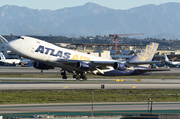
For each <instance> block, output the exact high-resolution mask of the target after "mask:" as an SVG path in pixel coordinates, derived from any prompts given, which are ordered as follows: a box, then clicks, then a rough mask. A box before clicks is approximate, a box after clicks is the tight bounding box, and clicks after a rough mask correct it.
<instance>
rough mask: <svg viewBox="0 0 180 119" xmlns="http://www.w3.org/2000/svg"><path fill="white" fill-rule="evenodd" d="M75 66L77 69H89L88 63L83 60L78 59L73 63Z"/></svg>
mask: <svg viewBox="0 0 180 119" xmlns="http://www.w3.org/2000/svg"><path fill="white" fill-rule="evenodd" d="M75 67H76V68H77V69H81V70H83V71H87V70H89V64H87V63H85V62H82V61H78V62H77V63H76V65H75Z"/></svg>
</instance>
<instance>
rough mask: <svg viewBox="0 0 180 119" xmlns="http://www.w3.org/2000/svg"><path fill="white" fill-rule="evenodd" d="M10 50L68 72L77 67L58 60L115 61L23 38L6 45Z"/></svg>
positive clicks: (34, 39)
mask: <svg viewBox="0 0 180 119" xmlns="http://www.w3.org/2000/svg"><path fill="white" fill-rule="evenodd" d="M6 46H7V47H8V49H10V50H11V51H12V52H14V53H16V54H17V55H19V56H22V57H25V58H28V59H32V60H34V61H39V62H44V63H46V64H49V65H51V66H55V67H61V68H63V69H67V70H75V69H76V68H75V66H72V65H68V64H64V63H62V62H58V59H70V60H87V61H114V60H111V59H105V58H102V57H97V56H94V55H90V54H86V53H81V52H77V51H73V50H69V49H65V48H61V47H58V46H56V45H53V44H51V43H48V42H45V41H42V40H39V39H36V38H31V37H27V36H23V37H21V38H20V39H16V40H14V41H11V42H8V43H6Z"/></svg>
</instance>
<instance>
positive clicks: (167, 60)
mask: <svg viewBox="0 0 180 119" xmlns="http://www.w3.org/2000/svg"><path fill="white" fill-rule="evenodd" d="M164 60H165V61H166V62H169V58H168V57H167V55H166V54H164Z"/></svg>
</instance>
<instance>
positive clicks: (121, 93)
mask: <svg viewBox="0 0 180 119" xmlns="http://www.w3.org/2000/svg"><path fill="white" fill-rule="evenodd" d="M92 92H94V102H147V98H148V95H149V97H150V98H151V99H152V100H153V101H154V102H179V101H180V94H179V92H180V90H136V89H130V90H13V91H0V104H31V103H82V102H87V103H88V102H91V101H92Z"/></svg>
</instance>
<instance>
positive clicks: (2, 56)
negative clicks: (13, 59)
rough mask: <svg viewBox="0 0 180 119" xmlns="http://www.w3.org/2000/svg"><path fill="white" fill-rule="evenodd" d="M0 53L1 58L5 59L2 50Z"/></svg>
mask: <svg viewBox="0 0 180 119" xmlns="http://www.w3.org/2000/svg"><path fill="white" fill-rule="evenodd" d="M0 54H1V60H6V58H5V56H4V54H3V53H2V52H1V53H0Z"/></svg>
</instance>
